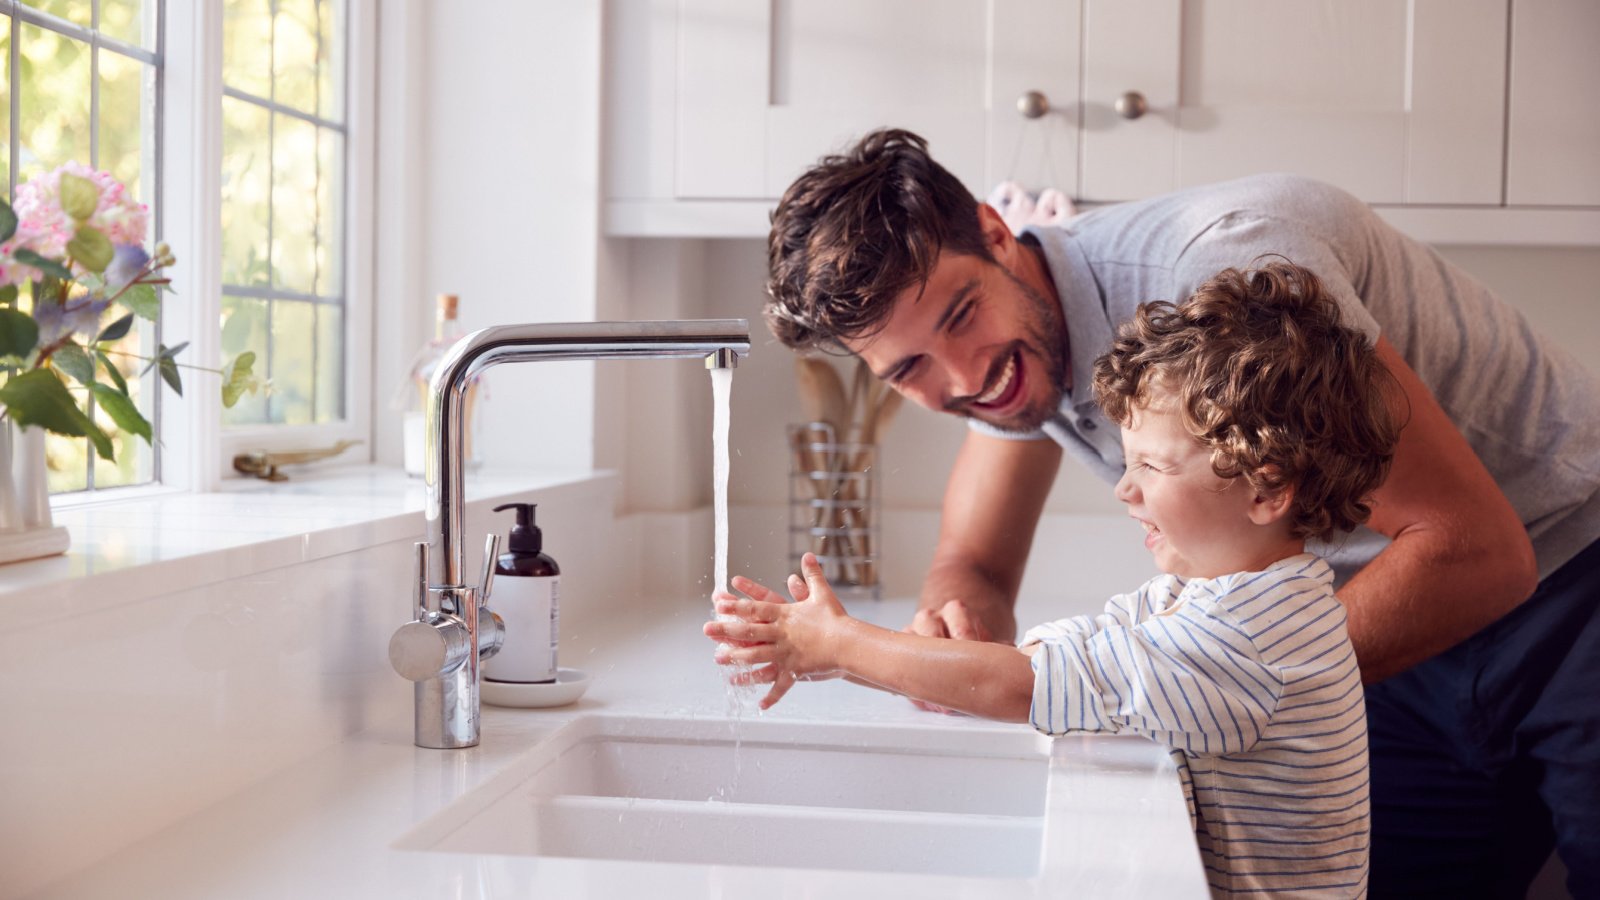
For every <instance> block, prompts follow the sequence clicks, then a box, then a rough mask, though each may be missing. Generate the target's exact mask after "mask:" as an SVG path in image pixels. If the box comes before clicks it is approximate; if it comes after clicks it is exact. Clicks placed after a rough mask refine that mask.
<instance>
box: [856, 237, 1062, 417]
mask: <svg viewBox="0 0 1600 900" xmlns="http://www.w3.org/2000/svg"><path fill="white" fill-rule="evenodd" d="M995 220H996V221H997V222H998V216H996V217H995ZM986 224H987V219H986ZM999 225H1000V227H1001V228H1004V227H1005V225H1004V223H1003V222H1001V223H999ZM1005 237H1006V238H1009V237H1010V235H1009V233H1007V234H1006V235H1005ZM1031 253H1032V251H1031V250H1029V249H1027V248H1026V247H1024V246H1022V245H1021V244H1019V243H1017V242H1016V241H1015V240H1011V241H1010V244H1009V247H1006V248H1003V249H1002V250H1001V251H1000V252H997V253H996V254H995V255H996V259H997V262H994V263H990V262H985V261H984V260H982V259H979V258H978V257H975V256H969V255H955V254H949V253H945V254H941V255H940V257H939V260H938V262H937V264H936V265H935V266H934V269H933V274H932V275H931V276H930V277H929V278H928V282H927V284H926V285H923V286H922V287H921V288H918V287H915V286H914V287H911V288H908V289H907V290H906V291H905V292H903V293H902V294H901V295H900V296H898V297H896V298H895V300H894V308H893V310H892V311H891V312H890V314H889V318H888V320H887V322H886V323H885V324H884V326H883V328H882V330H880V331H879V332H877V333H876V334H873V335H871V336H869V337H866V338H862V339H860V340H858V341H846V342H845V345H846V347H847V348H848V349H849V350H850V351H851V352H853V353H855V354H856V355H857V356H859V357H861V359H863V360H865V361H866V363H867V365H868V366H869V367H871V369H872V371H873V372H875V373H876V374H877V375H878V377H879V378H881V379H883V380H884V381H885V382H886V383H888V384H889V385H890V386H892V387H893V388H894V389H895V390H897V391H899V392H900V393H902V394H904V395H905V396H906V397H908V398H909V399H911V400H914V401H916V402H917V403H920V404H922V405H923V406H926V407H927V408H929V409H931V410H934V411H936V412H948V413H953V414H955V415H959V416H971V417H973V418H977V419H981V420H982V421H984V422H987V423H989V424H991V425H994V426H997V427H999V428H1004V429H1008V430H1013V431H1032V430H1034V429H1037V428H1038V427H1039V425H1040V424H1042V423H1043V422H1044V421H1045V420H1046V419H1047V418H1049V416H1050V414H1051V413H1053V412H1054V411H1055V409H1056V407H1057V405H1058V404H1059V403H1060V401H1061V394H1062V392H1063V389H1064V386H1065V381H1066V377H1067V346H1066V344H1067V340H1066V338H1067V336H1066V329H1065V328H1064V326H1063V323H1062V315H1061V306H1060V304H1059V303H1057V302H1056V301H1055V300H1054V299H1052V298H1050V297H1047V296H1045V294H1044V293H1043V292H1042V291H1041V290H1040V289H1039V288H1037V287H1034V286H1032V285H1030V284H1029V283H1027V281H1025V280H1024V278H1025V277H1027V273H1025V272H1023V273H1019V274H1014V272H1017V270H1018V269H1019V266H1018V265H1016V263H1019V262H1020V261H1021V257H1020V254H1031ZM1007 262H1011V263H1013V265H1012V266H1010V267H1008V266H1007V265H1006V263H1007ZM1039 271H1041V272H1042V266H1040V267H1039ZM1044 283H1045V285H1046V286H1048V284H1049V282H1048V277H1047V276H1046V279H1045V282H1044Z"/></svg>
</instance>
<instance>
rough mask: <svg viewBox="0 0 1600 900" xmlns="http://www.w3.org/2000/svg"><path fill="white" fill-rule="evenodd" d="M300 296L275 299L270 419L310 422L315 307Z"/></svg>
mask: <svg viewBox="0 0 1600 900" xmlns="http://www.w3.org/2000/svg"><path fill="white" fill-rule="evenodd" d="M314 305H315V304H312V303H307V302H305V301H301V300H274V301H272V367H271V369H270V370H269V371H268V373H267V374H268V377H270V378H271V379H272V400H271V402H270V404H269V406H268V408H269V410H270V411H271V419H272V421H274V422H282V423H283V424H286V425H308V424H310V423H311V421H312V416H311V404H312V398H313V397H315V396H316V389H315V386H314V382H315V380H316V378H315V373H316V362H317V356H316V325H317V320H316V310H314V309H312V307H313V306H314Z"/></svg>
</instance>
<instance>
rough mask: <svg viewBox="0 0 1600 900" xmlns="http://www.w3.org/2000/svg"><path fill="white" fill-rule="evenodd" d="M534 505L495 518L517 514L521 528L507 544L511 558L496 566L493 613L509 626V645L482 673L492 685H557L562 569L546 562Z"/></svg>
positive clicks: (498, 509) (510, 506) (503, 507)
mask: <svg viewBox="0 0 1600 900" xmlns="http://www.w3.org/2000/svg"><path fill="white" fill-rule="evenodd" d="M537 508H538V505H537V504H534V503H506V504H503V505H501V506H496V507H495V508H494V511H495V512H501V511H502V510H507V509H514V510H516V511H517V524H516V525H515V526H514V527H513V528H512V529H511V534H510V536H509V538H508V539H507V540H506V548H507V549H506V552H505V553H502V554H500V557H499V558H498V559H497V560H495V566H494V593H493V595H492V597H491V603H492V604H493V606H494V611H495V612H496V613H499V615H500V618H501V619H502V620H504V621H505V628H506V631H505V643H504V644H502V645H501V647H500V652H499V653H496V654H495V655H494V656H492V657H490V658H489V659H488V660H487V661H486V662H485V663H484V667H483V677H485V678H487V679H489V680H490V681H514V682H521V683H524V684H549V683H551V682H553V681H555V680H556V644H557V643H558V641H559V639H560V633H559V631H558V629H557V623H558V621H559V619H560V616H561V603H560V587H559V586H560V583H561V569H560V568H558V567H557V566H556V561H555V560H553V559H551V558H550V557H549V556H546V555H545V554H544V552H543V550H544V535H543V533H542V532H540V530H539V526H537V525H535V524H534V523H533V520H534V510H535V509H537Z"/></svg>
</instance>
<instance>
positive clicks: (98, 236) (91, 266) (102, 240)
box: [62, 176, 116, 272]
mask: <svg viewBox="0 0 1600 900" xmlns="http://www.w3.org/2000/svg"><path fill="white" fill-rule="evenodd" d="M62 177H66V176H62ZM67 252H68V253H70V254H72V258H73V259H75V260H77V261H78V262H80V263H82V264H83V267H84V268H85V269H88V270H89V271H91V272H104V271H105V270H106V266H109V265H111V257H112V256H114V255H115V254H116V248H114V247H112V246H111V239H110V238H108V237H106V236H105V234H103V233H102V232H101V231H100V229H98V228H90V227H89V226H88V225H79V226H78V232H77V234H74V235H73V236H72V240H70V241H68V242H67Z"/></svg>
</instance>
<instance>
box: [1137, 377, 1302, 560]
mask: <svg viewBox="0 0 1600 900" xmlns="http://www.w3.org/2000/svg"><path fill="white" fill-rule="evenodd" d="M1122 448H1123V453H1124V457H1125V459H1126V461H1127V470H1126V471H1125V472H1124V473H1123V476H1122V480H1121V481H1118V482H1117V489H1116V495H1117V499H1118V500H1121V501H1122V502H1123V503H1126V504H1127V505H1128V515H1130V516H1132V517H1134V518H1135V519H1138V520H1139V522H1140V523H1141V524H1142V525H1144V529H1145V537H1144V545H1145V547H1146V548H1147V549H1148V550H1149V551H1150V552H1151V553H1152V554H1153V555H1154V556H1155V561H1156V565H1157V566H1158V567H1160V569H1161V571H1163V572H1168V573H1170V574H1173V575H1180V576H1183V577H1185V578H1216V577H1218V576H1221V575H1227V574H1229V573H1232V572H1248V571H1257V570H1260V569H1263V568H1265V567H1266V566H1268V565H1270V564H1272V563H1274V562H1276V561H1278V560H1279V559H1282V558H1284V557H1285V556H1286V555H1292V553H1293V552H1298V551H1295V550H1293V548H1292V547H1286V546H1285V541H1286V538H1287V534H1288V529H1287V524H1286V523H1285V521H1284V520H1283V519H1282V518H1281V517H1280V516H1278V515H1270V516H1269V515H1268V513H1269V512H1270V510H1269V509H1268V507H1273V506H1276V505H1278V504H1274V503H1273V502H1272V501H1267V500H1263V499H1258V497H1257V496H1256V493H1255V491H1254V489H1252V488H1251V487H1250V483H1249V482H1247V481H1246V480H1244V479H1243V478H1231V479H1225V478H1221V477H1219V476H1218V475H1217V473H1216V472H1214V471H1212V469H1211V453H1210V451H1209V450H1208V449H1207V448H1206V447H1205V445H1203V444H1201V443H1200V442H1199V441H1198V440H1196V439H1195V438H1194V436H1193V435H1191V434H1190V433H1189V431H1188V429H1186V428H1185V427H1184V425H1183V420H1182V418H1180V416H1179V415H1178V413H1177V412H1176V411H1169V410H1166V409H1163V408H1161V407H1160V406H1157V407H1155V408H1151V407H1143V408H1138V409H1135V410H1134V411H1133V418H1132V421H1131V422H1129V424H1128V425H1126V426H1124V427H1123V429H1122ZM1262 519H1266V521H1261V520H1262Z"/></svg>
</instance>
